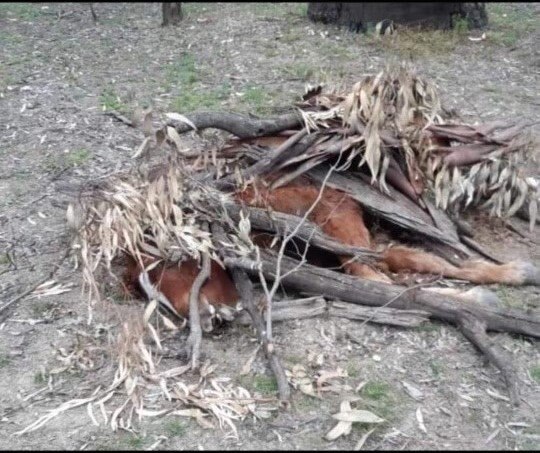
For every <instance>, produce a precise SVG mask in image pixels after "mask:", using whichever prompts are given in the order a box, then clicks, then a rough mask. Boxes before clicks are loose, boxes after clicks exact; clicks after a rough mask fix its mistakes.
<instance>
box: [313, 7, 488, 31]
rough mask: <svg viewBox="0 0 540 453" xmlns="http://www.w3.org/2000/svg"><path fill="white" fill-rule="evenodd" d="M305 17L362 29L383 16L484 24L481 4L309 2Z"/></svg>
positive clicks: (415, 22) (429, 23) (436, 24)
mask: <svg viewBox="0 0 540 453" xmlns="http://www.w3.org/2000/svg"><path fill="white" fill-rule="evenodd" d="M308 17H309V18H310V19H311V20H312V21H315V22H323V23H331V24H338V25H345V26H349V27H350V28H351V29H354V30H356V31H359V30H364V31H365V30H366V29H367V28H368V26H370V25H375V24H376V23H377V22H379V21H382V20H384V19H390V20H392V21H394V22H395V23H397V24H399V25H410V26H422V27H431V28H442V29H447V28H451V27H453V26H454V22H455V18H456V17H457V18H462V19H465V20H467V24H468V26H469V28H471V29H472V28H482V27H485V26H486V25H487V14H486V7H485V3H458V2H453V3H451V2H442V3H441V2H437V3H435V2H426V3H421V2H399V3H398V2H394V3H369V2H358V3H336V2H328V3H326V2H325V3H313V2H312V3H309V4H308Z"/></svg>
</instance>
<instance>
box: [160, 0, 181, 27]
mask: <svg viewBox="0 0 540 453" xmlns="http://www.w3.org/2000/svg"><path fill="white" fill-rule="evenodd" d="M161 5H162V10H163V23H162V24H161V25H163V26H164V27H165V26H167V25H178V23H179V22H180V21H181V20H182V3H181V2H172V3H171V2H168V3H166V2H163V3H162V4H161Z"/></svg>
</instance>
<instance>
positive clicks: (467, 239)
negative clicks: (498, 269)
mask: <svg viewBox="0 0 540 453" xmlns="http://www.w3.org/2000/svg"><path fill="white" fill-rule="evenodd" d="M459 238H460V239H461V242H463V243H464V244H465V245H466V246H468V247H470V248H471V249H472V250H474V251H475V252H477V253H479V254H480V255H482V256H483V257H484V258H487V259H488V260H491V261H493V262H494V263H496V264H504V261H501V260H499V259H497V258H496V257H495V256H493V255H492V254H491V253H489V252H488V251H487V250H486V249H485V248H484V247H482V246H481V245H480V244H479V243H478V242H476V241H475V240H474V239H472V238H470V237H467V236H464V235H460V236H459Z"/></svg>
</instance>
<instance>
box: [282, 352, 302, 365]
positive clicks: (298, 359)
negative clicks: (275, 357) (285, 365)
mask: <svg viewBox="0 0 540 453" xmlns="http://www.w3.org/2000/svg"><path fill="white" fill-rule="evenodd" d="M284 358H285V360H286V361H287V362H289V363H291V364H293V365H296V364H298V363H302V362H303V361H304V357H303V356H301V355H296V354H290V355H288V356H286V357H284Z"/></svg>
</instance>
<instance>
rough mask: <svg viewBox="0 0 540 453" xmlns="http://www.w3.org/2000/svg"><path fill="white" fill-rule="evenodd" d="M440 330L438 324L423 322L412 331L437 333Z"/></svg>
mask: <svg viewBox="0 0 540 453" xmlns="http://www.w3.org/2000/svg"><path fill="white" fill-rule="evenodd" d="M440 328H441V326H440V324H436V323H434V322H424V323H422V324H420V325H419V326H417V327H415V328H414V330H416V331H418V332H437V331H439V330H440Z"/></svg>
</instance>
